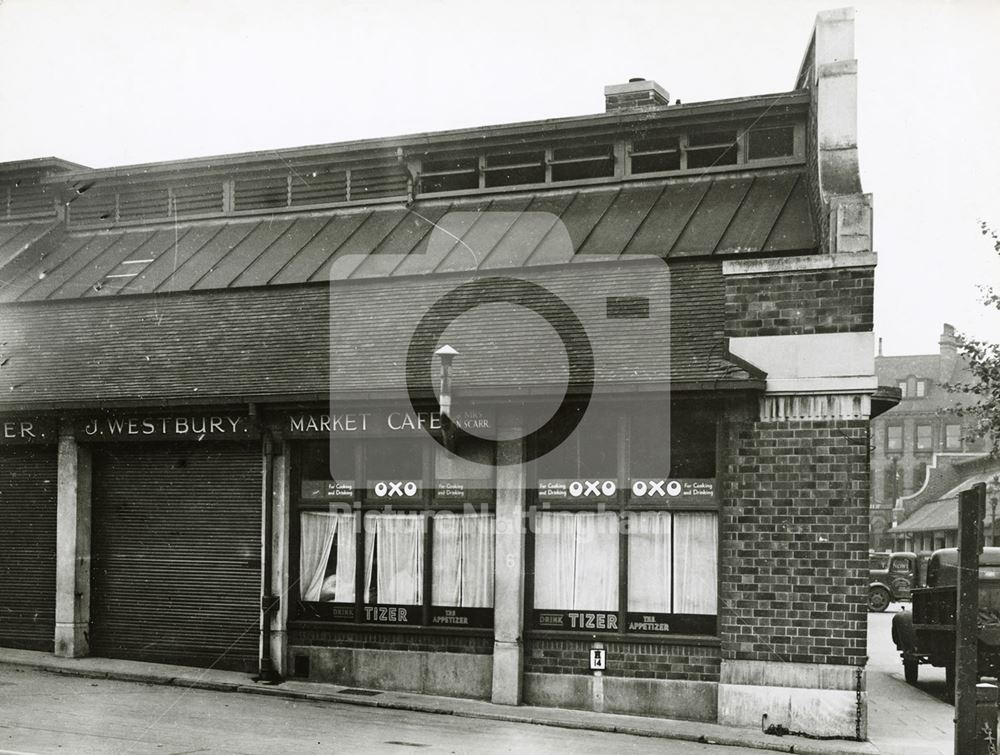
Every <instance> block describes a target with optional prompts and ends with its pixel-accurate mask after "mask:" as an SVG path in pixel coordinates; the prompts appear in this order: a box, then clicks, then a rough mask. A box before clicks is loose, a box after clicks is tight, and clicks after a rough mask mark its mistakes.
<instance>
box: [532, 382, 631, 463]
mask: <svg viewBox="0 0 1000 755" xmlns="http://www.w3.org/2000/svg"><path fill="white" fill-rule="evenodd" d="M579 411H580V409H579V408H578V407H568V408H565V409H562V410H561V412H562V415H563V416H564V418H568V417H569V416H570V415H573V414H578V413H579ZM564 421H566V419H564ZM554 432H561V431H558V430H556V431H554ZM617 475H618V411H617V410H616V409H614V408H610V407H607V406H604V407H602V406H599V405H598V404H597V402H596V401H594V402H592V403H591V405H590V406H589V407H588V408H587V410H586V414H584V416H583V419H582V420H580V424H579V425H577V427H576V429H575V430H574V431H573V433H572V434H571V435H570V436H569V437H568V438H566V439H564V440H563V441H562V442H561V443H559V445H558V446H556V448H554V449H553V450H552V451H551V452H550V453H548V454H546V455H545V456H543V457H541V458H540V459H539V460H538V477H539V478H541V479H547V478H564V477H565V478H576V477H616V476H617Z"/></svg>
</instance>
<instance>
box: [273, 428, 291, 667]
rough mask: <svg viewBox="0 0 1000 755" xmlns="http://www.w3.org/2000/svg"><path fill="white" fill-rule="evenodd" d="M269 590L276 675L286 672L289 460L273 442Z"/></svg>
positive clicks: (284, 446) (284, 447)
mask: <svg viewBox="0 0 1000 755" xmlns="http://www.w3.org/2000/svg"><path fill="white" fill-rule="evenodd" d="M271 463H272V467H271V469H272V473H271V474H272V477H271V485H272V489H273V496H272V519H271V545H270V547H271V591H272V593H273V594H274V595H277V596H278V597H279V599H280V602H279V605H278V610H277V611H274V612H273V613H272V614H271V663H272V665H273V666H274V670H275V671H276V672H277V673H278V675H279V676H282V677H287V676H288V558H289V554H288V533H289V522H290V519H289V517H290V510H291V506H290V502H291V492H292V491H291V475H290V471H291V462H290V459H289V453H288V445H287V444H286V443H283V442H281V441H276V442H275V444H274V456H273V457H272V462H271Z"/></svg>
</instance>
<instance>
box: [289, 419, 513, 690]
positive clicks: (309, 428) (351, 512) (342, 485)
mask: <svg viewBox="0 0 1000 755" xmlns="http://www.w3.org/2000/svg"><path fill="white" fill-rule="evenodd" d="M459 422H461V423H464V424H467V425H468V426H472V425H476V426H478V427H480V428H482V429H486V430H488V429H489V428H490V426H491V423H492V418H491V417H490V416H489V415H488V414H487V413H486V412H485V411H475V412H470V413H468V414H467V415H466V416H464V417H461V418H459ZM277 424H278V426H282V425H283V429H282V431H281V432H282V436H283V437H284V439H285V440H286V442H287V444H288V448H289V450H290V458H291V476H290V480H291V483H290V492H291V499H292V501H293V507H292V511H291V515H290V517H289V520H288V525H289V535H290V537H289V542H290V544H291V548H290V553H291V554H292V558H290V563H289V567H290V568H289V584H288V585H287V593H286V594H287V596H288V600H289V604H290V613H289V617H288V621H289V626H288V638H289V639H288V645H289V649H288V653H289V654H290V657H291V661H290V664H289V665H290V668H291V671H292V673H293V674H294V675H296V676H304V677H308V678H312V679H326V680H329V681H337V682H340V683H345V684H350V685H356V686H366V685H368V686H376V687H383V688H385V687H394V688H402V689H415V690H418V691H429V690H434V691H436V692H438V693H440V694H464V695H467V696H472V697H484V698H485V697H488V696H489V690H490V657H489V653H490V650H491V648H492V639H493V638H492V627H493V605H494V584H493V564H494V559H495V550H494V537H495V535H494V533H495V521H496V518H495V492H494V491H495V476H494V466H493V458H492V448H491V444H490V442H489V441H488V440H487V439H482V440H480V441H478V442H476V441H474V440H473V441H470V442H468V443H466V444H465V446H464V447H463V449H462V451H463V454H462V455H455V454H452V453H449V452H448V451H446V450H445V449H444V448H443V447H442V446H441V445H440V444H439V443H438V442H437V441H436V440H435V437H434V436H437V437H440V417H439V415H438V414H436V413H434V412H431V411H430V410H428V411H414V410H413V409H412V408H411V407H409V406H404V405H402V404H400V405H382V406H370V407H364V408H363V409H358V408H356V407H354V408H346V407H345V408H343V409H339V408H337V407H335V408H334V409H333V410H330V409H329V408H324V409H322V410H315V411H306V412H301V413H291V414H289V415H288V417H287V418H286V419H284V421H282V420H278V421H277ZM402 649H405V652H404V651H403V650H402ZM400 653H402V655H400ZM441 653H443V654H445V655H444V657H440V656H439V655H438V654H441Z"/></svg>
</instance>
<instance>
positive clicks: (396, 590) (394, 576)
mask: <svg viewBox="0 0 1000 755" xmlns="http://www.w3.org/2000/svg"><path fill="white" fill-rule="evenodd" d="M423 584H424V518H423V516H421V515H420V514H380V513H368V514H365V603H399V604H403V605H419V604H421V603H423Z"/></svg>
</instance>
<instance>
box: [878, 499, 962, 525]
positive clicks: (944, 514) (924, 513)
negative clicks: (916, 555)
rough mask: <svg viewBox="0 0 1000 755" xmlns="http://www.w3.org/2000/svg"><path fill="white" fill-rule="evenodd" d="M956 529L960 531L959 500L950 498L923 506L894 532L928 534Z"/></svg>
mask: <svg viewBox="0 0 1000 755" xmlns="http://www.w3.org/2000/svg"><path fill="white" fill-rule="evenodd" d="M954 529H958V499H957V498H950V499H948V500H944V501H936V502H934V503H928V504H927V505H926V506H922V507H921V508H919V509H917V510H916V511H915V512H914V513H913V515H912V516H910V517H909V518H908V519H907V520H906V521H904V522H903V523H902V524H900V525H898V526H896V527H893V529H892V532H918V531H919V532H928V531H931V530H954Z"/></svg>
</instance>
